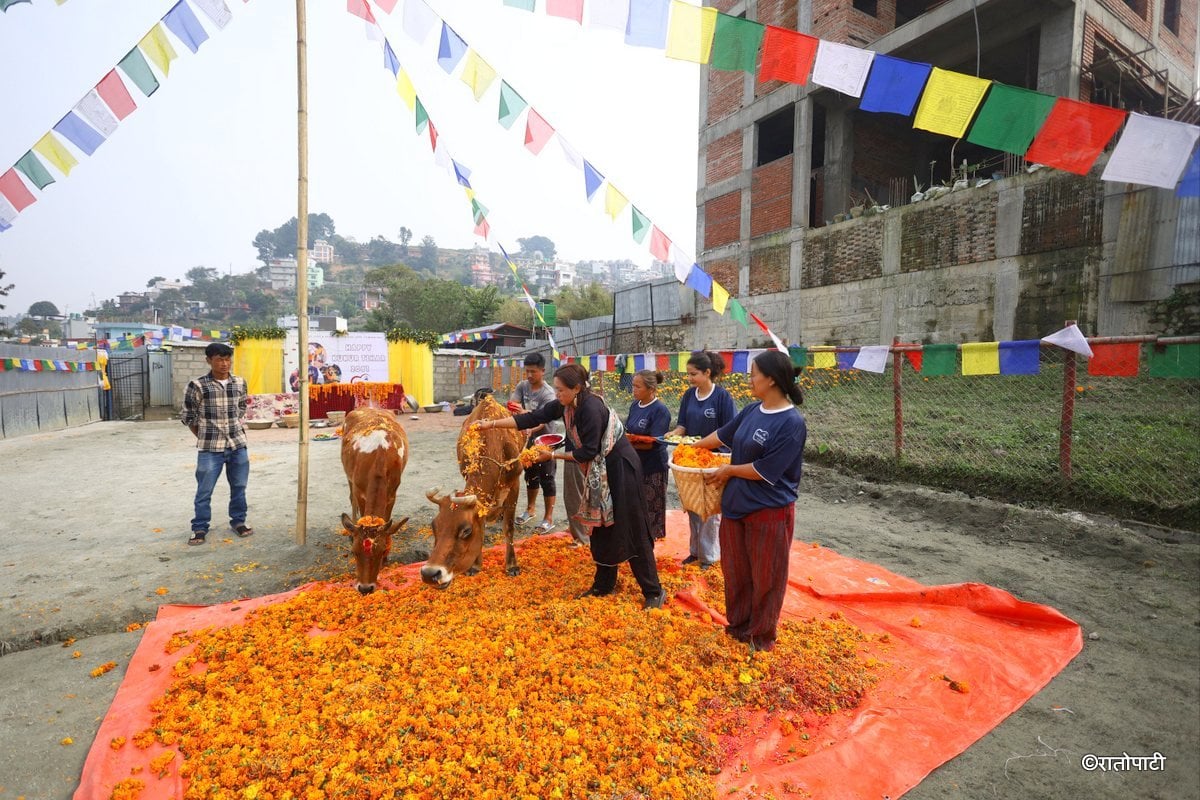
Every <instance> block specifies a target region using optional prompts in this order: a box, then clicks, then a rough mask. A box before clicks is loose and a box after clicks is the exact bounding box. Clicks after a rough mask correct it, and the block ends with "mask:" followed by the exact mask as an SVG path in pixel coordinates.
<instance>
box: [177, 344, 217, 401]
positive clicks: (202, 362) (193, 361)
mask: <svg viewBox="0 0 1200 800" xmlns="http://www.w3.org/2000/svg"><path fill="white" fill-rule="evenodd" d="M207 346H208V343H207V342H206V343H205V344H204V346H202V347H198V346H195V345H190V344H176V345H175V346H173V347H172V348H171V405H173V406H175V408H176V409H182V408H183V398H184V394H185V393H186V392H187V385H188V383H189V382H191V381H192V380H194V379H196V378H199V377H200V376H201V375H207V374H208V372H209V369H210V367H209V366H208V360H207V359H206V358H205V357H204V348H205V347H207Z"/></svg>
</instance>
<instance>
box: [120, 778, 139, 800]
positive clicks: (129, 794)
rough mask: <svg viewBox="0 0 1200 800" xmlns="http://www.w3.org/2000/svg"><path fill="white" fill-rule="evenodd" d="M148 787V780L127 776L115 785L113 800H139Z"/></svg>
mask: <svg viewBox="0 0 1200 800" xmlns="http://www.w3.org/2000/svg"><path fill="white" fill-rule="evenodd" d="M145 788H146V782H145V781H140V780H138V779H137V778H126V779H125V780H123V781H121V782H120V783H118V784H117V785H116V786H114V787H113V791H112V800H137V798H138V797H139V796H141V794H142V789H145Z"/></svg>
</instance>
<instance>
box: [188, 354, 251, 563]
mask: <svg viewBox="0 0 1200 800" xmlns="http://www.w3.org/2000/svg"><path fill="white" fill-rule="evenodd" d="M204 356H205V360H207V361H208V366H209V367H210V368H211V371H210V372H209V373H208V374H207V375H203V376H201V377H199V378H196V379H195V380H193V381H191V382H190V383H188V386H187V392H186V394H185V395H184V399H183V424H184V425H186V426H187V427H188V428H189V429H191V431H192V434H193V435H194V436H195V437H196V447H197V448H199V452H198V453H197V454H196V511H195V513H196V516H195V517H194V518H193V519H192V538H191V539H189V540H188V544H190V545H199V544H204V537H205V536H207V535H208V524H209V522H210V521H211V519H212V509H211V501H212V493H213V487H215V486H216V485H217V479H218V478H220V477H221V470H222V469H224V470H225V476H226V477H227V478H228V479H229V527H230V528H231V529H232V530H233V532H234V533H236V534H237V535H238V536H240V537H242V538H245V537H247V536H249V535H251V534H252V533H254V529H253V528H251V527H249V526H248V525H246V483H247V482H248V481H249V478H250V455H249V451H248V450H247V449H246V426H245V425H243V424H242V415H243V414H245V413H246V404H247V403H248V402H249V395H248V392H247V388H246V380H245V378H239V377H237V376H236V375H232V374H230V367H231V366H232V365H233V348H232V347H230V346H229V345H227V344H221V343H220V342H213V343H212V344H210V345H209V346H208V347H206V348H204Z"/></svg>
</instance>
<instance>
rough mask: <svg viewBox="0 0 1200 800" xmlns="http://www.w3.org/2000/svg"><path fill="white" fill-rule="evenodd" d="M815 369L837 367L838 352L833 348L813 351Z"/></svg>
mask: <svg viewBox="0 0 1200 800" xmlns="http://www.w3.org/2000/svg"><path fill="white" fill-rule="evenodd" d="M812 357H813V369H837V354H836V353H834V352H833V351H832V350H816V351H813V354H812Z"/></svg>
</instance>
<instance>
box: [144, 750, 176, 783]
mask: <svg viewBox="0 0 1200 800" xmlns="http://www.w3.org/2000/svg"><path fill="white" fill-rule="evenodd" d="M174 760H175V751H174V750H164V751H162V752H161V753H159V754H158V755H156V756H155V757H154V758H152V759H150V771H151V772H153V773H154V774H156V775H158V777H160V778H162V777H165V776H166V774H167V767H168V766H169V765H170V763H171V762H172V761H174Z"/></svg>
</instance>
